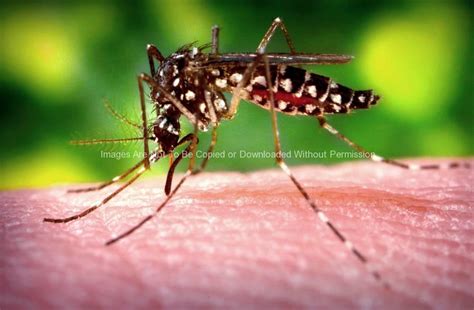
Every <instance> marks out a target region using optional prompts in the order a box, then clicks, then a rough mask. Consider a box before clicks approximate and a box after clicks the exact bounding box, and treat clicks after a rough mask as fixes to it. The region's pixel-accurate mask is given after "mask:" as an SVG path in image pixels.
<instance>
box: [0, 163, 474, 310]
mask: <svg viewBox="0 0 474 310" xmlns="http://www.w3.org/2000/svg"><path fill="white" fill-rule="evenodd" d="M418 162H421V161H418ZM422 162H423V163H427V162H429V163H433V162H437V163H440V162H447V160H437V161H436V160H429V161H422ZM472 164H473V161H472V160H471V166H472ZM293 172H294V173H295V175H296V177H297V178H298V179H299V180H300V181H301V182H302V183H303V184H304V186H305V187H306V189H307V190H308V192H309V194H310V195H311V197H312V198H313V199H314V200H315V202H316V203H317V205H318V206H320V207H321V208H322V209H323V210H324V211H325V212H326V214H327V215H328V217H329V218H330V219H331V220H332V221H333V223H334V224H335V225H336V226H337V227H338V228H340V230H341V231H342V232H343V233H344V234H345V235H346V236H347V237H348V238H349V239H350V240H351V241H352V242H353V243H354V244H355V246H356V247H358V248H359V249H360V250H361V252H363V253H364V254H365V255H366V256H367V257H368V259H369V261H370V262H371V266H373V267H375V268H377V269H378V270H379V271H380V273H381V274H382V277H384V279H385V280H386V281H387V282H389V283H390V285H391V286H392V289H391V290H386V289H384V288H383V287H382V286H381V285H380V283H378V282H376V281H375V280H374V279H373V278H372V277H371V275H370V274H369V273H368V272H367V269H366V268H365V266H364V265H363V264H361V263H360V262H359V261H357V260H356V259H355V257H354V256H353V255H352V254H351V253H350V252H348V251H347V249H346V248H345V247H344V245H343V244H342V243H341V242H340V241H339V240H338V239H337V238H336V237H335V236H334V235H333V234H332V233H331V232H330V230H329V229H328V228H327V227H326V226H325V225H324V224H323V223H322V222H320V220H319V219H318V218H317V217H316V216H315V214H314V213H313V211H312V210H311V209H310V208H309V206H308V205H307V204H306V202H305V200H304V199H303V198H302V197H301V195H300V194H299V192H298V191H297V190H296V189H295V187H294V186H293V185H292V184H291V182H290V180H289V179H288V178H287V177H286V176H285V174H284V173H283V172H281V171H279V170H269V171H261V172H256V173H250V174H240V173H204V174H201V175H199V176H196V177H192V178H191V179H189V182H186V183H185V185H184V186H183V188H182V190H181V191H179V192H178V194H177V196H176V197H175V198H173V199H172V200H171V201H170V203H169V205H168V206H167V207H166V208H165V209H164V210H163V211H162V212H161V213H160V214H159V216H158V217H156V218H155V219H153V220H152V221H151V222H149V223H147V224H146V225H145V226H143V227H142V228H141V229H140V230H138V231H136V232H135V233H134V234H133V235H131V236H129V237H128V238H126V239H124V240H121V241H120V242H119V243H117V244H114V245H112V246H109V247H106V246H104V242H105V241H107V240H109V238H110V237H112V236H116V235H118V234H119V233H121V232H123V231H125V230H126V229H127V228H130V227H131V226H132V225H134V224H135V223H137V222H138V221H139V220H141V219H142V218H143V217H144V216H146V215H148V214H150V213H151V212H153V210H154V208H156V207H157V206H158V205H159V203H160V202H161V201H162V200H163V197H164V194H163V186H164V180H163V179H161V178H160V179H156V180H153V179H152V180H145V181H141V182H140V181H139V182H138V183H137V184H135V185H133V186H132V187H129V188H128V189H126V190H125V191H124V192H122V193H121V194H120V195H119V196H118V197H116V198H114V199H112V200H111V201H110V202H109V203H108V204H107V205H106V206H105V207H102V208H100V209H99V210H96V211H95V212H93V213H92V214H90V215H89V216H87V217H85V218H83V219H80V220H77V221H75V222H72V223H68V224H52V223H44V222H43V221H42V220H43V217H49V216H55V217H64V216H69V215H72V214H74V213H76V212H78V211H80V210H83V209H85V208H87V207H89V206H91V205H92V204H93V203H94V202H95V201H96V200H98V199H99V198H102V197H104V195H105V194H106V193H108V192H110V191H111V190H112V189H113V188H109V189H106V190H103V191H101V192H95V193H82V194H67V193H66V188H64V187H57V188H51V189H47V190H20V191H9V192H2V193H0V202H1V204H2V205H1V208H0V210H1V211H0V212H1V217H0V222H1V226H0V236H1V240H2V241H1V244H0V253H1V255H0V268H1V269H0V270H1V274H0V308H1V309H11V308H22V309H25V308H44V309H51V308H61V309H63V308H69V309H71V308H72V309H77V308H88V307H92V308H94V309H96V308H102V309H122V308H131V307H132V308H148V307H152V308H155V309H156V308H175V307H178V308H190V307H200V308H209V307H211V308H223V307H225V308H228V307H230V308H239V309H241V308H259V309H262V308H305V307H306V308H313V307H321V308H353V307H356V308H382V307H383V308H384V309H386V308H402V307H403V308H439V309H442V308H449V309H464V308H471V309H472V308H473V307H474V290H473V287H474V276H473V271H474V257H473V253H474V243H473V241H472V240H473V239H472V236H473V233H474V207H473V194H472V184H473V179H474V174H473V171H472V170H469V169H454V170H443V171H407V170H403V169H399V168H395V167H390V166H386V165H383V164H376V163H372V162H358V163H356V162H352V163H347V164H342V165H337V166H332V167H321V166H307V167H298V168H294V169H293ZM175 182H176V181H175ZM76 187H77V186H76ZM113 187H114V188H116V185H114V186H113Z"/></svg>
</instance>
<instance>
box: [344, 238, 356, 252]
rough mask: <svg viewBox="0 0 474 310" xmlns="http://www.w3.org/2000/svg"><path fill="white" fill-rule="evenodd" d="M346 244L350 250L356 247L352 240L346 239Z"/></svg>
mask: <svg viewBox="0 0 474 310" xmlns="http://www.w3.org/2000/svg"><path fill="white" fill-rule="evenodd" d="M344 245H345V246H346V247H347V248H348V249H349V250H352V249H354V245H353V244H352V242H350V241H349V240H346V241H344Z"/></svg>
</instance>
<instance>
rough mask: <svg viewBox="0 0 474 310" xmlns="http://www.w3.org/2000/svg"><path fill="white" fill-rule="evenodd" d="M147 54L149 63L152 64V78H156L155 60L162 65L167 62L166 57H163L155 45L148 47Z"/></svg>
mask: <svg viewBox="0 0 474 310" xmlns="http://www.w3.org/2000/svg"><path fill="white" fill-rule="evenodd" d="M146 53H147V54H148V63H149V64H150V73H151V76H155V73H156V71H155V62H154V61H153V59H156V60H158V61H159V62H160V64H161V63H162V62H163V60H165V57H163V55H161V53H160V51H159V50H158V48H157V47H156V46H154V45H153V44H148V45H147V47H146Z"/></svg>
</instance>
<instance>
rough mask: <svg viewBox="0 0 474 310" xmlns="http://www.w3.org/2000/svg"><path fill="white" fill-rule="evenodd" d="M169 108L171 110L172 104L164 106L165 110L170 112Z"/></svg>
mask: <svg viewBox="0 0 474 310" xmlns="http://www.w3.org/2000/svg"><path fill="white" fill-rule="evenodd" d="M169 108H171V103H167V104H165V105H164V106H163V109H165V110H168V109H169Z"/></svg>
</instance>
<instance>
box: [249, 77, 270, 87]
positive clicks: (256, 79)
mask: <svg viewBox="0 0 474 310" xmlns="http://www.w3.org/2000/svg"><path fill="white" fill-rule="evenodd" d="M251 83H252V85H254V84H255V83H257V84H260V85H262V86H267V80H266V79H265V77H264V76H262V75H259V76H256V77H254V78H253V79H252V81H251Z"/></svg>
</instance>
